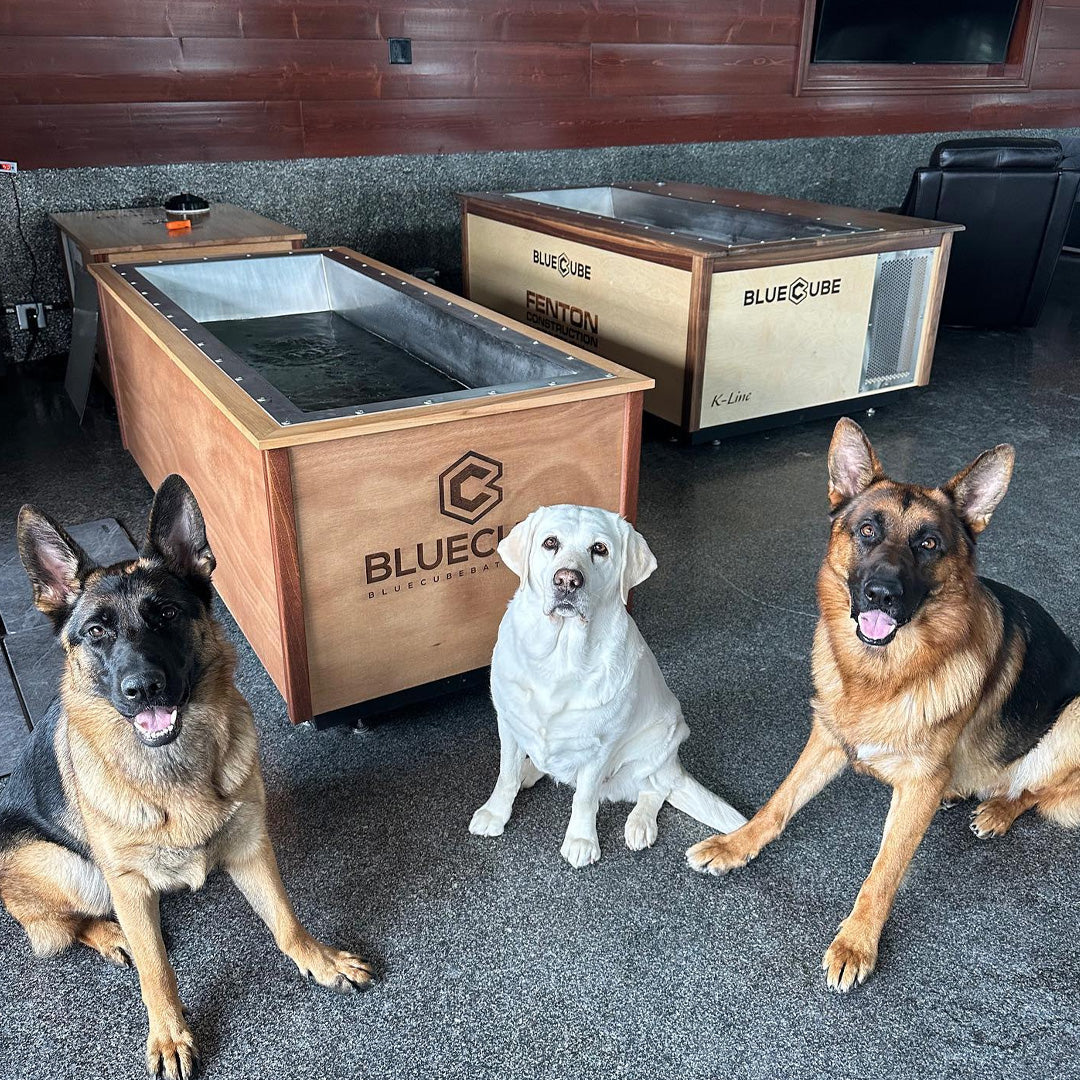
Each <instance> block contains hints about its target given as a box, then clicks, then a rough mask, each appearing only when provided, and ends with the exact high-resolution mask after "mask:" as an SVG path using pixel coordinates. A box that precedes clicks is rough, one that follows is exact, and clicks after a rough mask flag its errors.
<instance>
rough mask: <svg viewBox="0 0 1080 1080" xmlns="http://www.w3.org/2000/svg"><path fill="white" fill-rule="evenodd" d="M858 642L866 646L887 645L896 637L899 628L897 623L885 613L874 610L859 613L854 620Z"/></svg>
mask: <svg viewBox="0 0 1080 1080" xmlns="http://www.w3.org/2000/svg"><path fill="white" fill-rule="evenodd" d="M855 624H856V627H857V629H856V630H855V633H856V634H858V636H859V640H860V641H864V642H866V644H867V645H888V644H889V642H890V641H892V639H893V638H894V637H895V636H896V631H897V629H898V628H899V624H898V623H897V621H896V620H895V619H894V618H893V617H892V616H891V615H889V614H888V613H887V612H884V611H879V610H877V609H876V608H875V609H874V610H872V611H860V612H859V614H858V616H857V617H856V619H855Z"/></svg>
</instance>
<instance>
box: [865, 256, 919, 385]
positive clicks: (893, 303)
mask: <svg viewBox="0 0 1080 1080" xmlns="http://www.w3.org/2000/svg"><path fill="white" fill-rule="evenodd" d="M933 262H934V249H933V248H925V249H921V250H919V251H886V252H882V254H880V255H879V256H878V262H877V272H876V276H875V278H874V296H873V299H872V300H871V301H870V325H869V327H868V328H867V332H866V351H865V352H864V353H863V369H862V380H861V381H860V384H859V392H860V393H867V392H870V391H874V390H888V389H890V388H891V387H894V386H901V385H903V384H904V383H909V382H911V381H912V379H913V378H914V377H915V364H916V361H917V360H918V358H919V341H920V340H921V338H922V328H923V319H924V317H925V315H926V299H927V293H928V292H929V286H930V269H931V267H932V266H933Z"/></svg>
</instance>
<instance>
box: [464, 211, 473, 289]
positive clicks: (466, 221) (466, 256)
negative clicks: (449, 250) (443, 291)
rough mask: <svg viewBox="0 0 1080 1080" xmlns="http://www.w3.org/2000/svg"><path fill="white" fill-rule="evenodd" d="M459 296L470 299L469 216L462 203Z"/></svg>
mask: <svg viewBox="0 0 1080 1080" xmlns="http://www.w3.org/2000/svg"><path fill="white" fill-rule="evenodd" d="M461 294H462V296H464V297H465V298H466V299H467V300H468V299H471V297H472V288H471V286H470V284H469V215H468V214H467V213H466V212H465V205H464V202H463V203H462V207H461Z"/></svg>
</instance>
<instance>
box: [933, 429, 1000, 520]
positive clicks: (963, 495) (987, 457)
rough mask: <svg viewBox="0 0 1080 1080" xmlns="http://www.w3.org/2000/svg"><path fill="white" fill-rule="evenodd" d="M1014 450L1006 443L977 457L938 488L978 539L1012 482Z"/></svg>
mask: <svg viewBox="0 0 1080 1080" xmlns="http://www.w3.org/2000/svg"><path fill="white" fill-rule="evenodd" d="M1015 461H1016V451H1015V450H1014V449H1013V448H1012V447H1011V446H1009V445H1008V444H1007V443H1002V444H1001V445H1000V446H995V447H994V449H993V450H987V451H986V452H985V453H982V454H980V455H979V456H978V457H977V458H976V459H975V460H974V461H973V462H972V463H971V464H970V465H969V466H968V467H967V468H966V469H961V470H960V472H958V473H957V474H956V475H955V476H954V477H953V478H952V479H951V480H950V481H949V482H948V483H947V484H945V486H944V487H943V488H942V490H943V491H944V492H946V493H947V494H948V495H949V496H950V497H951V498H952V501H953V502H954V503H955V504H956V512H957V513H958V514H959V515H960V517H961V518H962V519H963V521H964V523H965V524H966V525H967V527H968V528H969V529H970V530H971V531H972V532H973V533H974V534H975V535H976V536H978V534H979V533H981V532H982V531H983V529H985V528H986V526H987V525H989V524H990V518H991V516H992V515H993V513H994V511H995V510H996V509H997V505H998V503H999V502H1001V500H1002V499H1004V498H1005V492H1006V491H1008V490H1009V480H1011V479H1012V471H1013V463H1014V462H1015Z"/></svg>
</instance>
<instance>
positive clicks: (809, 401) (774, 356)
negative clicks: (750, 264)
mask: <svg viewBox="0 0 1080 1080" xmlns="http://www.w3.org/2000/svg"><path fill="white" fill-rule="evenodd" d="M876 267H877V255H856V256H854V257H852V258H841V259H828V260H823V261H820V262H815V263H813V264H812V265H810V266H800V265H794V266H785V265H778V266H763V267H758V268H755V269H753V270H732V271H730V272H728V273H718V274H714V275H713V281H712V292H711V296H710V300H709V321H708V336H707V341H706V348H705V368H704V373H703V382H702V391H701V414H700V426H701V427H703V428H705V427H713V426H715V425H718V424H728V423H732V422H734V421H738V420H747V419H751V418H753V417H758V416H769V415H772V414H774V413H782V412H786V411H788V410H792V409H800V408H808V407H810V406H814V405H820V404H824V403H826V402H830V401H843V400H844V399H845V398H852V397H855V396H857V395H858V393H859V378H860V372H861V369H862V357H863V350H864V346H865V343H866V324H867V319H868V317H869V313H870V301H871V299H872V297H873V293H874V273H875V269H876ZM795 281H800V282H802V283H803V284H802V286H801V287H800V290H799V291H797V292H796V293H795V295H796V297H799V296H802V297H803V298H802V299H799V300H798V302H797V303H796V302H793V301H792V300H791V299H790V298H789V292H788V290H790V289H791V288H792V283H793V282H795ZM825 288H827V289H829V290H835V291H829V292H827V293H825V294H822V293H821V290H822V289H825ZM812 289H813V290H816V291H817V295H810V292H811V290H812ZM778 290H784V291H783V292H779V291H778ZM770 296H771V297H774V299H772V300H771V301H770V302H765V301H766V298H768V297H770Z"/></svg>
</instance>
